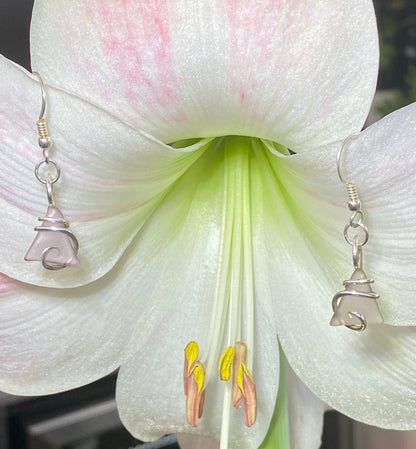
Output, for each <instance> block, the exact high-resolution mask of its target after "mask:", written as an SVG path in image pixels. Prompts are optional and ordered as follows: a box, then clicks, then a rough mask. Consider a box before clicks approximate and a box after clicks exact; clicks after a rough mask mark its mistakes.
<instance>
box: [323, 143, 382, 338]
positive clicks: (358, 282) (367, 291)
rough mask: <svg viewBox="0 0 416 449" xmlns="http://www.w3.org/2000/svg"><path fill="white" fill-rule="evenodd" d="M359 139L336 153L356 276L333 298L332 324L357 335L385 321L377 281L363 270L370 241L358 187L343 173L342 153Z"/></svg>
mask: <svg viewBox="0 0 416 449" xmlns="http://www.w3.org/2000/svg"><path fill="white" fill-rule="evenodd" d="M356 137H357V135H356V134H352V135H351V136H348V137H347V138H346V139H344V141H343V142H342V144H341V146H340V148H339V150H338V153H337V172H338V177H339V179H340V181H341V182H342V183H343V184H345V186H346V188H347V194H348V209H349V210H350V211H351V212H352V215H351V218H350V220H349V222H348V223H347V225H346V226H345V228H344V238H345V240H346V242H347V243H348V244H349V245H350V246H352V260H353V265H354V272H353V274H352V276H351V278H350V279H349V280H347V281H344V286H345V289H344V290H343V291H340V292H338V293H336V294H335V296H334V297H333V298H332V309H333V312H334V314H333V316H332V319H331V321H330V324H331V325H332V326H339V325H344V326H346V327H348V328H349V329H351V330H354V331H363V330H364V329H365V328H366V327H367V324H368V323H382V322H383V317H382V315H381V313H380V310H379V308H378V305H377V301H376V300H377V299H378V298H379V295H378V294H377V293H374V292H373V290H372V289H371V284H372V283H373V282H374V281H373V280H372V279H368V278H367V276H366V274H365V272H364V270H363V269H362V247H363V246H364V245H365V244H366V243H367V241H368V237H369V232H368V228H367V226H366V225H365V224H364V222H363V219H364V214H363V212H362V211H361V201H360V199H359V197H358V192H357V188H356V187H355V184H354V183H353V182H349V181H346V180H345V178H344V177H343V176H342V171H341V161H342V155H343V152H344V150H345V148H346V147H347V146H348V144H349V143H350V142H351V141H352V140H353V139H355V138H356ZM359 233H360V234H361V238H360V236H359Z"/></svg>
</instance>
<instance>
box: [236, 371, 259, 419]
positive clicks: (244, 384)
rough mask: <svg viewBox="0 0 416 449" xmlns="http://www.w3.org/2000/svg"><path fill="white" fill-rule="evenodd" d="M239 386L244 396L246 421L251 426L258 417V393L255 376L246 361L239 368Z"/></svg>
mask: <svg viewBox="0 0 416 449" xmlns="http://www.w3.org/2000/svg"><path fill="white" fill-rule="evenodd" d="M238 387H239V389H240V390H241V393H242V394H243V397H244V421H245V423H246V426H247V427H251V426H252V425H253V424H254V423H255V422H256V418H257V394H256V384H255V383H254V379H253V376H252V375H251V373H250V371H249V370H248V368H247V366H246V364H245V363H242V364H241V365H240V367H239V368H238Z"/></svg>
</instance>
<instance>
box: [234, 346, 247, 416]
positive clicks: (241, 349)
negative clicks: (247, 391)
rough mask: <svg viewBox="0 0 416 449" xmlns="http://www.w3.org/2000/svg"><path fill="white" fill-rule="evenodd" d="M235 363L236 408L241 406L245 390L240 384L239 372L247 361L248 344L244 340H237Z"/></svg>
mask: <svg viewBox="0 0 416 449" xmlns="http://www.w3.org/2000/svg"><path fill="white" fill-rule="evenodd" d="M234 353H235V357H234V363H233V395H232V397H233V405H234V407H235V408H239V407H240V406H241V401H242V399H243V392H242V391H241V389H240V388H239V385H238V373H239V370H240V366H241V364H243V363H244V364H246V363H247V345H246V344H245V343H243V342H242V341H237V342H236V343H235V345H234Z"/></svg>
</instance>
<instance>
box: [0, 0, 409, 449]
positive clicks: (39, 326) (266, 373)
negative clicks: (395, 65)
mask: <svg viewBox="0 0 416 449" xmlns="http://www.w3.org/2000/svg"><path fill="white" fill-rule="evenodd" d="M31 38H32V67H33V69H34V70H36V71H38V72H40V73H41V74H42V76H43V78H44V80H45V82H46V91H47V97H48V107H47V111H46V119H47V122H48V124H49V131H50V134H51V136H52V138H53V139H54V150H53V159H54V160H56V161H57V162H58V163H59V165H60V167H61V170H62V178H61V179H60V180H59V183H57V184H56V195H57V201H58V203H59V207H60V209H61V210H62V211H63V213H64V214H65V217H66V218H67V219H68V220H69V221H70V222H71V229H72V231H73V232H74V233H75V234H76V235H77V237H78V240H79V242H80V251H79V260H80V265H79V267H71V268H65V269H64V270H61V271H48V270H45V269H44V268H43V267H42V265H41V264H40V263H37V262H26V261H24V259H23V258H24V255H25V254H26V251H27V249H28V247H29V246H30V244H31V242H32V240H33V238H34V236H35V233H34V231H33V227H34V226H35V225H36V224H37V217H39V216H43V214H44V213H45V210H46V207H47V200H46V195H45V189H44V188H43V187H42V186H41V185H40V184H39V183H38V182H37V181H36V179H35V177H34V175H33V169H34V166H35V164H36V163H37V162H39V160H40V159H41V158H42V155H41V151H40V149H39V147H38V146H37V133H36V120H37V118H38V114H39V111H40V105H41V91H40V86H39V81H38V79H37V78H36V77H35V76H32V75H31V74H29V73H28V72H26V71H25V70H23V69H22V68H20V67H18V66H16V65H15V64H13V63H11V62H10V61H8V60H6V59H4V58H2V59H1V60H0V73H1V85H0V105H1V106H0V113H1V128H0V145H1V152H0V158H1V170H0V179H1V184H0V207H1V216H0V224H1V233H0V236H1V237H0V243H1V244H0V272H1V273H2V275H1V282H0V316H1V326H0V362H1V363H0V387H1V389H2V390H4V391H6V392H10V393H14V394H24V395H38V394H48V393H55V392H58V391H62V390H66V389H70V388H74V387H77V386H80V385H83V384H86V383H88V382H91V381H93V380H95V379H98V378H100V377H102V376H104V375H106V374H108V373H110V372H112V371H113V370H115V369H117V368H119V367H120V371H119V375H118V386H117V404H118V408H119V412H120V416H121V419H122V421H123V423H124V424H125V426H126V427H127V428H128V430H129V431H130V432H131V433H132V434H133V435H135V436H136V437H137V438H140V439H142V440H149V439H155V438H157V437H159V436H161V435H163V434H165V433H171V432H183V433H191V432H194V433H196V434H199V435H205V436H211V437H215V438H216V439H217V440H220V439H221V441H222V443H221V445H222V448H225V447H227V442H229V446H230V447H232V448H244V449H246V448H247V449H248V448H256V447H258V446H259V445H260V444H261V442H262V441H263V439H264V437H265V435H266V432H267V429H268V428H269V425H270V422H271V419H272V416H273V410H274V408H275V403H276V398H277V395H278V386H279V371H281V372H282V373H284V372H285V370H284V369H280V368H279V367H281V365H280V361H282V362H283V364H284V358H285V357H286V358H287V360H288V362H289V363H290V366H291V367H292V369H293V371H294V373H291V372H290V373H288V376H289V377H288V386H286V382H285V381H284V379H283V380H282V378H281V379H280V384H281V388H280V390H279V399H278V401H277V406H276V407H277V408H276V410H277V412H276V414H275V415H274V419H275V420H276V422H277V424H276V425H277V426H281V427H280V428H281V429H284V428H285V423H286V422H287V420H289V427H290V429H291V445H292V448H301V449H309V448H310V449H316V448H317V447H318V445H319V434H320V432H321V418H322V411H323V403H327V404H329V405H330V406H332V407H334V408H336V409H338V410H340V411H341V412H343V413H345V414H346V415H348V416H351V417H352V418H355V419H357V420H360V421H363V422H366V423H370V424H374V425H377V426H380V427H391V428H396V429H410V428H415V427H416V383H415V375H416V351H415V350H414V348H415V346H416V331H415V328H414V325H415V324H416V302H415V301H414V298H413V297H414V294H415V283H416V199H415V198H416V187H415V182H414V176H415V167H416V153H415V151H414V142H415V140H416V139H415V137H416V126H415V125H416V123H415V122H416V119H415V117H416V106H415V105H414V104H413V105H410V106H408V107H406V108H404V109H402V110H400V111H397V112H395V113H394V114H392V115H390V116H388V117H387V118H385V119H383V120H382V121H381V122H379V123H378V124H376V125H374V126H371V127H370V128H368V129H366V130H365V131H364V132H361V133H360V130H361V128H362V126H363V124H364V121H365V119H366V116H367V113H368V110H369V107H370V104H371V99H372V96H373V93H374V89H375V84H376V77H377V66H378V43H377V31H376V25H375V18H374V11H373V6H372V3H371V1H369V0H348V1H344V0H333V1H329V0H328V1H319V2H317V1H315V0H303V1H293V0H280V1H277V0H273V1H271V0H266V1H254V0H253V1H251V0H250V1H249V0H210V1H208V0H207V1H203V0H192V1H190V0H188V1H187V0H169V1H168V0H153V1H147V0H146V1H145V0H143V1H137V0H127V1H123V2H114V1H110V0H89V1H81V0H72V1H70V2H68V1H64V0H39V1H36V2H35V7H34V14H33V19H32V36H31ZM355 133H360V134H359V135H358V137H356V138H355V139H354V140H353V141H351V143H350V145H348V148H347V149H346V150H345V152H344V157H343V164H342V170H343V174H344V175H345V177H346V178H348V180H352V181H353V182H355V183H356V185H357V188H358V190H359V192H360V196H361V200H362V204H363V209H364V210H365V217H366V224H367V225H368V228H369V229H370V233H371V237H370V240H369V242H368V244H367V245H366V247H365V250H364V254H363V257H364V264H365V267H366V270H367V271H368V273H369V275H371V277H372V278H374V279H375V283H374V289H375V290H376V291H377V293H379V294H380V299H379V300H378V304H379V306H380V309H381V312H382V314H383V317H384V324H381V325H374V326H369V327H368V329H367V330H365V331H364V332H362V333H358V332H353V331H351V330H349V329H347V328H345V327H342V326H341V327H331V326H329V320H330V319H331V316H332V308H331V298H332V296H333V295H334V293H335V292H336V291H339V290H340V287H341V285H342V284H341V282H342V280H343V279H347V278H348V277H349V276H350V274H351V271H352V261H351V249H350V248H349V247H348V245H347V244H346V243H345V241H344V238H343V229H344V226H345V224H346V222H347V220H348V219H349V215H350V214H349V212H348V209H347V207H346V194H345V188H344V186H343V185H342V183H341V182H340V181H339V179H338V176H337V170H336V153H337V150H338V148H339V146H340V143H341V142H342V141H343V140H344V139H345V138H346V137H347V136H349V135H351V134H355ZM289 150H291V151H289ZM279 342H280V346H279ZM184 350H185V353H184ZM283 353H284V355H283ZM184 354H185V357H184ZM227 379H228V380H227ZM299 379H300V380H299ZM303 384H306V386H307V387H308V388H309V389H310V390H311V391H312V392H313V393H314V395H316V396H317V397H318V398H320V399H319V400H318V399H317V398H316V397H315V396H314V395H312V393H311V392H310V391H309V390H308V389H307V388H306V387H305V386H304V385H303ZM184 388H185V390H184ZM286 389H287V391H286ZM184 391H185V393H186V394H184ZM321 401H322V402H321ZM233 405H234V406H236V407H240V409H238V408H235V407H233ZM278 435H279V438H281V439H282V441H281V447H289V442H288V435H287V432H286V433H285V431H284V430H282V431H281V432H280V433H278ZM184 444H185V445H187V444H188V445H192V444H193V443H192V441H191V442H189V440H188V442H187V443H186V442H185V443H184Z"/></svg>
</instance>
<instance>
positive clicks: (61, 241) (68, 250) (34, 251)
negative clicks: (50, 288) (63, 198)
mask: <svg viewBox="0 0 416 449" xmlns="http://www.w3.org/2000/svg"><path fill="white" fill-rule="evenodd" d="M33 74H34V75H35V76H36V77H37V78H38V79H39V82H40V87H41V91H42V106H41V109H40V114H39V119H38V120H37V122H36V126H37V128H38V135H39V137H38V144H39V146H40V148H41V149H42V152H43V159H42V160H41V161H40V162H38V163H37V164H36V166H35V176H36V179H37V180H38V181H39V182H40V183H42V184H44V185H45V187H46V194H47V198H48V209H47V211H46V214H45V215H44V216H42V217H39V218H38V220H39V221H41V222H42V224H41V225H39V226H36V227H35V231H37V236H36V237H35V239H34V241H33V243H32V245H31V247H30V248H29V250H28V252H27V253H26V256H25V260H28V261H31V260H34V261H40V262H41V263H42V265H43V267H44V268H46V269H47V270H54V271H55V270H62V269H63V268H65V267H68V266H77V265H78V264H79V259H78V248H79V244H78V240H77V238H76V237H75V235H74V234H73V233H72V231H71V230H70V229H69V226H70V223H69V221H68V220H66V219H65V217H64V215H63V214H62V212H61V211H60V210H59V209H58V207H56V205H55V195H54V184H55V183H56V182H57V181H58V180H59V178H60V175H61V170H60V167H59V165H58V164H57V163H56V162H55V161H53V160H52V159H50V157H49V151H50V149H51V148H52V144H53V142H52V138H51V136H50V135H49V131H48V126H47V123H46V120H45V117H44V116H45V110H46V88H45V83H44V82H43V79H42V77H41V76H40V75H39V73H37V72H33Z"/></svg>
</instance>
